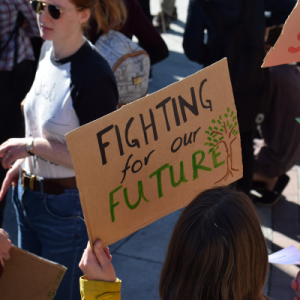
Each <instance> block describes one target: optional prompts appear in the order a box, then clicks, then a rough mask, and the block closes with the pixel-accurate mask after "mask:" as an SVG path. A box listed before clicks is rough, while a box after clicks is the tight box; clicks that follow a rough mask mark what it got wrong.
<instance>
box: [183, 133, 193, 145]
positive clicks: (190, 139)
mask: <svg viewBox="0 0 300 300" xmlns="http://www.w3.org/2000/svg"><path fill="white" fill-rule="evenodd" d="M192 136H193V132H191V133H190V135H189V138H188V139H187V134H186V133H185V134H184V138H183V145H184V146H187V145H188V144H191V143H192Z"/></svg>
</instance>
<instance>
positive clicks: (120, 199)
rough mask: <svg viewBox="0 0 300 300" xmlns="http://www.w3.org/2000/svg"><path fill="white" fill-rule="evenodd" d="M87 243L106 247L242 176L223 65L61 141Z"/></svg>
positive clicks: (225, 68) (229, 95)
mask: <svg viewBox="0 0 300 300" xmlns="http://www.w3.org/2000/svg"><path fill="white" fill-rule="evenodd" d="M67 142H68V147H69V150H70V152H71V155H72V159H73V162H74V167H75V173H76V179H77V185H78V188H79V192H80V198H81V202H82V207H83V210H84V216H85V221H86V224H87V228H88V233H89V237H90V240H91V241H95V240H96V239H97V238H101V240H102V241H103V242H104V244H110V243H113V242H115V241H117V240H118V239H121V238H123V237H125V236H127V235H129V234H130V233H132V232H134V231H136V230H137V229H139V228H142V227H144V226H146V225H147V224H150V223H151V222H153V221H155V220H157V219H159V218H161V217H163V216H165V215H167V214H169V213H170V212H173V211H174V210H177V209H179V208H181V207H183V206H185V205H187V204H188V203H189V202H190V201H191V200H192V199H193V198H194V197H195V196H196V195H197V194H198V193H199V192H201V191H202V190H204V189H207V188H211V187H213V186H215V185H226V184H229V183H231V182H232V181H235V180H237V179H238V178H240V177H241V174H242V165H241V151H240V138H239V130H238V123H237V118H236V111H235V105H234V100H233V95H232V89H231V84H230V78H229V73H228V67H227V61H226V59H224V60H222V61H220V62H219V63H217V64H215V65H213V66H211V67H209V68H207V69H204V70H202V71H200V72H198V73H196V74H194V75H192V76H190V77H188V78H186V79H184V80H182V81H180V82H178V83H176V84H174V85H171V86H169V87H167V88H165V89H163V90H161V91H159V92H157V93H155V94H152V95H150V96H148V97H146V98H143V99H141V100H139V101H136V102H134V103H132V104H129V105H127V106H124V107H123V108H122V109H121V110H119V111H116V112H114V113H112V114H110V115H108V116H105V117H103V118H101V119H99V120H97V121H95V122H92V123H90V124H88V125H85V126H83V127H81V128H79V129H77V130H75V131H73V132H71V133H69V134H68V135H67Z"/></svg>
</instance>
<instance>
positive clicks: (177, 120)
mask: <svg viewBox="0 0 300 300" xmlns="http://www.w3.org/2000/svg"><path fill="white" fill-rule="evenodd" d="M172 105H173V110H174V117H175V122H176V125H177V126H180V119H179V114H178V109H177V104H176V100H175V98H173V99H172Z"/></svg>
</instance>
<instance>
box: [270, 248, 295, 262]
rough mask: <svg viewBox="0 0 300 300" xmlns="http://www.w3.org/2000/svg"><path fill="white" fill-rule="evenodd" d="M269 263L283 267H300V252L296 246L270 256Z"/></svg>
mask: <svg viewBox="0 0 300 300" xmlns="http://www.w3.org/2000/svg"><path fill="white" fill-rule="evenodd" d="M269 263H271V264H281V265H300V251H299V250H298V249H297V248H295V247H294V246H290V247H287V248H285V249H282V250H280V251H278V252H275V253H273V254H270V255H269Z"/></svg>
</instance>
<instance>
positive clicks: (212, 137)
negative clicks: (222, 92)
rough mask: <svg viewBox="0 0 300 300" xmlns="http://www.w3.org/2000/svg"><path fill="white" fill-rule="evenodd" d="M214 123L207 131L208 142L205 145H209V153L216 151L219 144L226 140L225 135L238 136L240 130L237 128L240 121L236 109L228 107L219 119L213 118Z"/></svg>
mask: <svg viewBox="0 0 300 300" xmlns="http://www.w3.org/2000/svg"><path fill="white" fill-rule="evenodd" d="M211 123H212V125H210V126H209V127H208V129H207V130H206V131H205V133H206V134H207V142H206V143H205V144H204V146H209V147H210V149H209V150H208V153H211V152H212V151H216V150H218V148H219V144H220V143H221V141H222V140H224V138H225V136H228V137H230V136H231V135H232V136H236V135H237V134H238V133H239V131H238V130H237V129H236V127H237V125H238V122H237V117H236V116H235V114H234V111H231V110H230V108H229V107H227V112H226V113H225V114H224V115H223V116H222V115H220V116H219V118H218V119H217V120H215V119H212V120H211Z"/></svg>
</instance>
